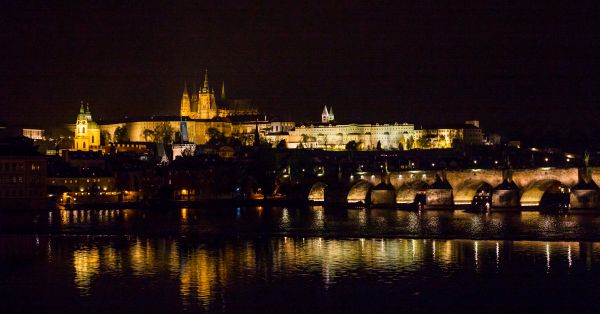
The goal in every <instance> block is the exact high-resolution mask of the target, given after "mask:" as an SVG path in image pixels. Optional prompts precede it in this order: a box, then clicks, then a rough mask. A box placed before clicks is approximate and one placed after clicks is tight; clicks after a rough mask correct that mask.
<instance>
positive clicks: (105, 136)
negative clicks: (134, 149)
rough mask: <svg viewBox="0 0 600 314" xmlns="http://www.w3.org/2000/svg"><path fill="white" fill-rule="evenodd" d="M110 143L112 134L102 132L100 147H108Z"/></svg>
mask: <svg viewBox="0 0 600 314" xmlns="http://www.w3.org/2000/svg"><path fill="white" fill-rule="evenodd" d="M108 143H110V133H108V131H106V130H102V131H100V145H101V146H106V145H108Z"/></svg>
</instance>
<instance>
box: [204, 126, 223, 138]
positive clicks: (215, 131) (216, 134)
mask: <svg viewBox="0 0 600 314" xmlns="http://www.w3.org/2000/svg"><path fill="white" fill-rule="evenodd" d="M206 135H208V137H209V138H213V137H221V136H222V135H223V134H222V133H221V132H219V129H217V128H208V130H206Z"/></svg>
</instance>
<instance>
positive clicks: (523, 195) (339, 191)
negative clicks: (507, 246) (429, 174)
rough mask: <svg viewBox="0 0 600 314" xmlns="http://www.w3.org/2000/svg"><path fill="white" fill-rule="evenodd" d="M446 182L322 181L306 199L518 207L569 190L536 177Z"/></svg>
mask: <svg viewBox="0 0 600 314" xmlns="http://www.w3.org/2000/svg"><path fill="white" fill-rule="evenodd" d="M445 184H446V185H445V186H441V185H436V184H435V183H434V184H432V185H429V184H427V183H426V182H424V181H412V182H408V183H405V184H404V185H402V186H400V187H399V188H398V189H394V188H393V187H392V186H391V185H387V186H385V185H383V184H380V185H377V186H375V185H373V184H372V183H371V182H369V181H367V180H359V181H357V182H356V183H354V184H353V185H351V186H349V187H340V186H335V187H329V186H328V185H327V184H326V183H324V182H316V183H314V184H313V185H312V186H311V188H310V191H309V193H308V200H309V201H310V202H317V203H321V202H324V203H329V202H331V203H348V204H355V203H363V204H371V203H373V204H374V205H376V204H377V203H378V202H379V201H383V203H381V204H387V203H391V204H421V205H426V204H428V205H448V206H451V205H481V206H484V205H485V206H488V207H490V206H492V207H519V206H547V205H568V204H569V194H570V192H571V190H570V188H569V187H568V186H566V185H565V184H563V183H561V182H560V181H558V180H553V179H543V180H539V181H535V182H533V183H531V184H530V185H529V186H527V187H525V188H519V187H518V186H516V185H515V184H514V183H508V182H506V181H505V182H504V183H502V184H500V185H498V186H492V185H491V184H490V183H488V182H486V181H482V180H466V181H464V182H462V183H461V184H459V185H458V186H456V187H452V186H450V185H449V184H448V183H445ZM380 196H381V197H380ZM392 196H393V197H392ZM379 199H381V200H379ZM389 200H391V201H389ZM391 204H389V205H391Z"/></svg>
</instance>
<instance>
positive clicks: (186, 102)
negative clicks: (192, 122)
mask: <svg viewBox="0 0 600 314" xmlns="http://www.w3.org/2000/svg"><path fill="white" fill-rule="evenodd" d="M190 112H191V105H190V95H189V94H188V90H187V83H185V84H184V86H183V95H182V96H181V111H180V115H181V116H182V117H189V116H190Z"/></svg>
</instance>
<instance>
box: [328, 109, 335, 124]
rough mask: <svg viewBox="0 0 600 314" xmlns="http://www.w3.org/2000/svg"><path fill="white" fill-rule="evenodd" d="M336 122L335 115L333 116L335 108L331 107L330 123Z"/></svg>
mask: <svg viewBox="0 0 600 314" xmlns="http://www.w3.org/2000/svg"><path fill="white" fill-rule="evenodd" d="M333 120H335V115H334V114H333V106H331V107H329V122H333Z"/></svg>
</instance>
